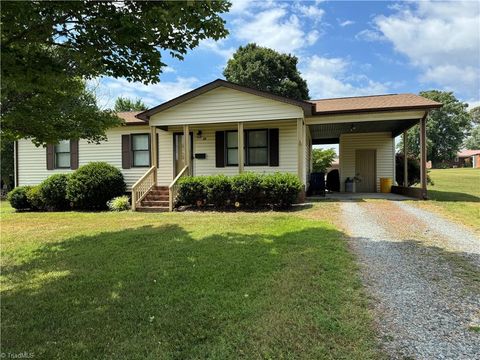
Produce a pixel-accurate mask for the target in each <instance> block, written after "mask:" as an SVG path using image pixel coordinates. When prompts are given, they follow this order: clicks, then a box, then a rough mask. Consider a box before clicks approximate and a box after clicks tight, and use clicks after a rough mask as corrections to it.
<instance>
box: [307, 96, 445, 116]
mask: <svg viewBox="0 0 480 360" xmlns="http://www.w3.org/2000/svg"><path fill="white" fill-rule="evenodd" d="M310 102H312V103H313V104H314V106H315V109H314V115H324V114H325V115H326V114H342V113H358V112H374V111H395V110H414V109H423V110H428V109H435V108H439V107H441V106H442V104H441V103H439V102H436V101H433V100H430V99H427V98H424V97H423V96H418V95H415V94H389V95H372V96H356V97H344V98H334V99H321V100H311V101H310Z"/></svg>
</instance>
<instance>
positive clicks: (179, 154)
mask: <svg viewBox="0 0 480 360" xmlns="http://www.w3.org/2000/svg"><path fill="white" fill-rule="evenodd" d="M183 138H184V136H183V133H175V134H173V167H174V169H173V170H174V172H175V174H174V176H175V177H176V176H177V175H178V174H179V173H180V171H182V169H183V168H184V167H185V165H186V161H185V146H184V145H183ZM190 152H191V153H192V154H193V136H192V134H190Z"/></svg>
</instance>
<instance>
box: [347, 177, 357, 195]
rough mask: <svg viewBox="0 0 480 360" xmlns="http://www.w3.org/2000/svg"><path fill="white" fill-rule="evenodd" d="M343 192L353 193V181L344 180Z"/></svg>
mask: <svg viewBox="0 0 480 360" xmlns="http://www.w3.org/2000/svg"><path fill="white" fill-rule="evenodd" d="M345 192H348V193H353V192H355V183H354V182H353V179H350V178H347V179H346V180H345Z"/></svg>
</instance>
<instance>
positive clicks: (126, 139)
mask: <svg viewBox="0 0 480 360" xmlns="http://www.w3.org/2000/svg"><path fill="white" fill-rule="evenodd" d="M131 153H132V152H131V140H130V135H122V168H123V169H130V168H131V167H132V159H131Z"/></svg>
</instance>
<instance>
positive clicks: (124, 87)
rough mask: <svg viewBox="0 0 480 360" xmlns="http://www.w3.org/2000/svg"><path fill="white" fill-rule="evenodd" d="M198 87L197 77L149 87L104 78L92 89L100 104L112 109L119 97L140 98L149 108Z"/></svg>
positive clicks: (181, 78) (179, 78) (177, 79)
mask: <svg viewBox="0 0 480 360" xmlns="http://www.w3.org/2000/svg"><path fill="white" fill-rule="evenodd" d="M198 85H199V81H198V79H197V78H195V77H177V78H176V79H175V81H162V82H160V83H157V84H149V85H145V84H142V83H138V82H128V81H127V80H125V79H123V78H121V79H115V78H102V79H99V80H97V81H96V84H91V87H92V86H93V87H96V89H95V92H96V95H97V100H98V104H99V105H100V106H101V107H102V108H112V107H113V105H114V103H115V99H116V98H117V97H119V96H122V97H128V98H132V99H137V98H140V99H141V100H142V101H143V102H145V104H147V106H149V107H152V106H156V105H159V104H160V103H162V102H164V101H168V100H170V99H173V98H175V97H177V96H179V95H182V94H184V93H186V92H188V91H190V90H192V89H193V88H195V87H196V86H198Z"/></svg>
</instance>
